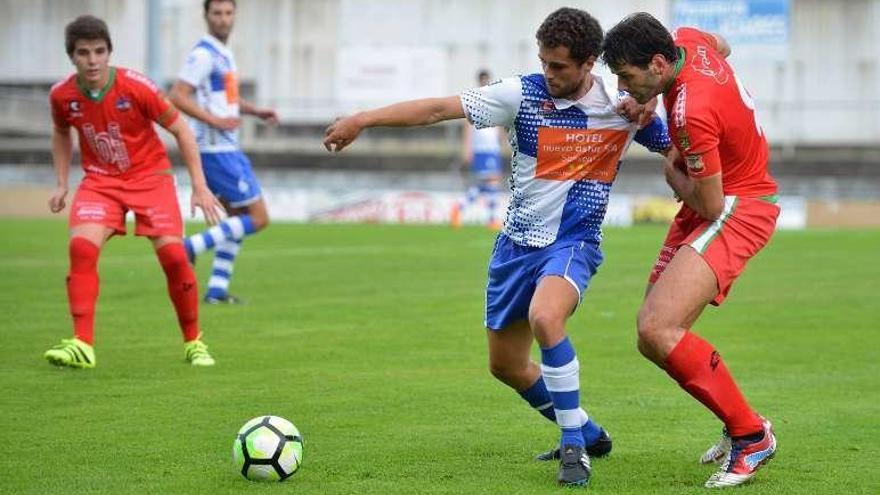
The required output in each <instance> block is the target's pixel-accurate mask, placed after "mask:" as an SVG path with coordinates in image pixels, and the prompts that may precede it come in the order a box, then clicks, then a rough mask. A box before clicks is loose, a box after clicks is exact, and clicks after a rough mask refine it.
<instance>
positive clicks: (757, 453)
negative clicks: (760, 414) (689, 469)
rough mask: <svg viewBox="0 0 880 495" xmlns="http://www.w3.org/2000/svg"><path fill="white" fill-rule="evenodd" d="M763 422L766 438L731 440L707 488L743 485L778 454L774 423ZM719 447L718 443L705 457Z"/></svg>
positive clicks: (707, 482)
mask: <svg viewBox="0 0 880 495" xmlns="http://www.w3.org/2000/svg"><path fill="white" fill-rule="evenodd" d="M763 424H764V438H762V439H760V440H758V441H753V442H750V441H747V440H731V441H730V450H729V451H728V452H727V455H726V456H725V457H724V461H723V462H722V463H721V467H720V468H719V470H718V471H717V472H716V473H715V474H713V475H712V476H710V477H709V480H708V481H706V485H705V486H706V488H725V487H728V486H737V485H741V484H743V483H745V482H746V481H748V480H750V479H752V477H753V476H755V473H756V472H757V471H758V469H759V468H760V467H761V466H763V465H764V464H766V463H767V462H768V461H769V460H770V459H772V458H773V456H774V455H775V454H776V435H774V434H773V425H771V424H770V422H769V421H767V420H766V419H764V420H763ZM722 442H723V438H722ZM722 442H719V444H721V443H722ZM717 447H719V445H718V444H716V446H715V447H713V448H712V449H709V451H707V452H706V454H704V455H703V457H704V458H706V457H707V456H709V454H710V452H712V450H713V449H716V448H717ZM701 460H702V459H701ZM710 462H711V461H710Z"/></svg>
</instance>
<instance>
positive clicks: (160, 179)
mask: <svg viewBox="0 0 880 495" xmlns="http://www.w3.org/2000/svg"><path fill="white" fill-rule="evenodd" d="M64 34H65V44H66V49H67V55H68V56H69V57H70V60H71V62H73V65H74V66H75V67H76V73H75V74H72V75H70V76H68V77H67V78H65V79H64V80H62V81H60V82H58V83H57V84H55V86H53V87H52V91H51V93H50V95H49V99H50V103H51V108H52V120H53V122H54V127H53V131H52V160H53V163H54V165H55V173H56V176H57V179H58V187H57V188H56V189H55V191H54V192H53V193H52V196H51V197H50V198H49V208H50V209H51V210H52V211H53V212H55V213H57V212H59V211H61V210H63V209H64V207H65V197H66V196H67V184H68V183H67V181H68V171H69V168H70V160H71V155H72V151H73V144H72V141H71V136H70V128H71V127H74V128H76V130H77V133H78V134H79V145H80V154H81V157H82V167H83V170H85V177H84V178H83V181H82V183H81V184H80V186H79V188H78V189H77V192H76V196H75V197H74V200H73V204H72V205H71V209H70V245H69V252H70V272H69V274H68V276H67V297H68V300H69V302H70V313H71V315H72V316H73V326H74V337H73V338H72V339H64V340H62V341H61V343H60V344H59V345H57V346H55V347H53V348H52V349H50V350H48V351H47V352H46V353H45V357H46V359H48V360H49V362H51V363H52V364H55V365H59V366H71V367H75V368H93V367H94V366H95V352H94V349H93V348H92V344H93V337H94V325H95V303H96V301H97V299H98V257H99V255H100V252H101V248H102V247H103V245H104V243H105V242H107V240H108V239H109V238H110V237H111V236H113V235H115V234H120V235H124V234H125V231H126V230H125V214H126V212H127V211H132V212H134V214H135V224H136V226H135V235H140V236H146V237H148V238H149V239H150V241H151V242H152V243H153V247H154V249H155V250H156V255H157V256H158V257H159V263H160V264H161V265H162V269H163V270H164V271H165V276H166V278H167V280H168V294H169V296H171V301H172V303H173V304H174V309H175V311H177V319H178V322H179V323H180V328H181V331H182V332H183V339H184V351H185V356H186V359H187V360H188V361H189V362H190V363H191V364H192V365H194V366H210V365H213V364H214V359H213V358H212V357H211V355H210V354H209V353H208V349H207V346H206V345H205V344H204V343H203V342H202V341H201V340H200V335H201V333H200V332H199V322H198V287H197V284H196V279H195V275H194V273H193V270H192V267H191V266H190V264H189V263H188V261H187V257H186V251H185V250H184V248H183V244H182V235H183V222H182V220H181V218H180V207H179V206H178V203H177V192H176V188H175V186H174V176H173V175H172V174H171V162H170V161H169V160H168V155H167V154H166V152H165V148H164V146H163V145H162V142H161V141H160V140H159V137H158V136H157V135H156V131H155V130H154V129H153V122H156V123H158V124H159V125H161V126H162V127H164V128H165V129H167V130H168V131H169V132H171V134H173V135H174V137H175V139H176V140H177V144H178V146H179V147H180V152H181V154H182V155H183V160H184V163H185V164H186V168H187V171H188V172H189V175H190V179H191V181H192V205H191V209H192V212H193V213H195V208H196V207H199V208H201V209H202V210H203V211H204V213H205V216H206V218H207V219H208V221H209V222H211V223H216V222H217V221H218V220H219V215H220V213H221V211H222V206H221V205H220V203H219V202H218V201H217V199H216V198H214V196H213V195H212V194H211V192H210V191H209V190H208V187H207V184H206V183H205V177H204V175H203V174H202V168H201V164H200V163H199V155H198V149H197V148H196V143H195V140H194V139H193V135H192V133H191V132H190V130H189V128H188V127H187V126H186V124H185V123H184V122H183V121H182V120H181V119H178V118H177V117H178V113H177V110H176V109H175V108H174V107H173V106H172V105H171V104H170V103H168V101H167V100H166V99H165V97H164V96H163V95H162V94H161V92H160V91H159V88H157V87H156V85H155V84H153V82H152V81H150V80H149V79H147V78H146V77H144V76H143V75H141V74H139V73H137V72H134V71H131V70H128V69H124V68H122V67H111V66H110V65H109V59H110V53H111V51H112V50H113V43H112V42H111V40H110V33H109V31H108V29H107V25H106V24H105V23H104V21H102V20H101V19H98V18H96V17H92V16H81V17H78V18H77V19H76V20H74V21H73V22H71V23H70V24H68V25H67V27H66V28H65V32H64Z"/></svg>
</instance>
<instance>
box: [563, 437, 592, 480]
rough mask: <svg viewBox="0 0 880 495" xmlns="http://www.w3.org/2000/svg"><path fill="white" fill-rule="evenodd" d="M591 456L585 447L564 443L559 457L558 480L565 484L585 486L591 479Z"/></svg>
mask: <svg viewBox="0 0 880 495" xmlns="http://www.w3.org/2000/svg"><path fill="white" fill-rule="evenodd" d="M590 473H591V468H590V457H589V456H588V455H587V451H586V450H584V449H583V447H579V446H577V445H564V446H563V447H562V451H561V454H560V459H559V475H558V476H557V477H556V480H557V481H558V482H559V484H560V485H563V486H583V485H586V484H587V482H588V481H590Z"/></svg>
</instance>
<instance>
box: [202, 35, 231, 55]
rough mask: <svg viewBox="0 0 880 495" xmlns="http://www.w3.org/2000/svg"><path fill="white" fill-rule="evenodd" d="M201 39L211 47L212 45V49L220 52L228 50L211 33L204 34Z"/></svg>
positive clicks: (224, 44)
mask: <svg viewBox="0 0 880 495" xmlns="http://www.w3.org/2000/svg"><path fill="white" fill-rule="evenodd" d="M202 39H203V40H205V41H206V42H208V43H210V44H211V45H214V48H216V49H218V50H220V51H221V52H225V51H226V50H228V49H229V48H227V47H226V43H223V42H222V41H220V40H219V39H217V38H216V37H215V36H214V35H213V34H211V33H205V36H204V37H203V38H202Z"/></svg>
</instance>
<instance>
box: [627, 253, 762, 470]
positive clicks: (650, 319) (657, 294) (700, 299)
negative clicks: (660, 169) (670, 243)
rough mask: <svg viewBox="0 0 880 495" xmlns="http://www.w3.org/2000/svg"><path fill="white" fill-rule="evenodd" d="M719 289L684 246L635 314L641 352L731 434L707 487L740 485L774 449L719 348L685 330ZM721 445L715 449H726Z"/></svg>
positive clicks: (702, 263) (695, 255)
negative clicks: (705, 408) (717, 467)
mask: <svg viewBox="0 0 880 495" xmlns="http://www.w3.org/2000/svg"><path fill="white" fill-rule="evenodd" d="M717 292H718V287H717V282H716V279H715V274H714V272H712V270H711V268H710V267H709V266H708V264H706V262H705V260H703V258H702V257H701V256H700V255H699V254H698V253H697V252H696V251H695V250H694V249H693V248H691V247H690V246H683V247H682V248H681V249H679V250H678V252H677V253H676V254H675V256H674V257H673V259H672V261H670V263H669V265H668V266H667V267H666V270H665V271H664V272H663V274H662V275H661V276H660V278H659V279H658V280H657V282H656V283H655V284H654V286H653V288H651V289H650V290H649V291H648V294H647V297H646V298H645V302H644V303H643V305H642V308H641V310H640V311H639V317H638V335H639V350H640V351H641V352H642V354H643V355H645V357H647V358H648V359H650V360H651V361H653V362H654V363H656V364H657V365H658V366H660V367H661V368H663V369H664V370H665V371H666V372H667V373H668V374H669V375H670V376H671V377H672V378H673V379H674V380H676V381H677V382H678V384H679V385H680V386H681V387H682V388H683V389H684V390H685V391H687V392H688V393H689V394H690V395H691V396H693V397H694V398H695V399H697V400H698V401H700V402H701V403H702V404H703V405H705V406H706V407H707V408H709V409H710V410H711V411H712V412H713V413H714V414H715V415H716V416H717V417H718V418H719V419H720V420H721V421H722V422H723V423H724V425H725V428H726V431H727V432H728V433H729V434H730V435H731V438H732V443H733V446H734V447H733V448H731V449H729V450H728V451H727V453H726V454H725V455H726V460H725V461H724V463H723V464H722V468H721V470H720V471H719V472H717V473H715V474H714V475H713V476H712V477H711V478H710V479H709V481H707V483H706V486H709V487H722V486H735V485H738V484H741V483H744V482H745V481H747V480H748V479H750V478H751V477H752V476H754V474H755V472H756V471H757V469H758V468H759V467H760V466H761V465H762V464H763V463H765V462H766V461H768V460H769V459H770V458H771V457H772V456H773V454H774V453H775V450H776V439H775V436H774V435H773V431H772V428H771V427H770V424H769V422H766V421H764V420H762V418H760V417H759V416H758V415H757V414H756V413H755V412H754V411H753V410H752V409H751V407H749V405H748V403H747V402H746V400H745V398H744V397H743V396H742V393H741V392H740V390H739V387H738V386H737V385H736V383H735V382H734V380H733V377H732V376H731V375H730V372H729V371H728V370H727V367H726V366H725V364H724V362H723V361H722V359H721V356H720V355H719V354H718V352H717V351H716V350H715V349H714V348H713V347H712V346H711V345H710V344H709V343H708V342H706V341H704V340H702V339H701V338H700V337H698V336H697V335H695V334H693V333H691V332H690V330H689V326H690V324H691V323H693V321H694V320H695V317H696V316H698V315H699V313H700V312H701V311H702V309H703V308H704V307H705V306H706V304H708V303H709V302H710V301H712V299H714V298H715V296H716V295H717ZM721 443H722V442H719V445H720V444H721ZM719 445H716V446H715V447H713V449H716V450H717V449H723V448H724V445H720V446H719ZM713 449H710V451H712V450H713ZM709 454H710V452H707V454H704V457H705V456H706V455H709ZM713 454H718V452H714V453H713Z"/></svg>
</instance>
